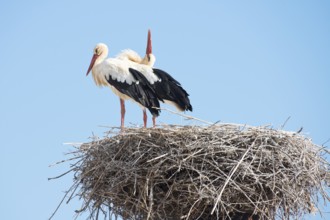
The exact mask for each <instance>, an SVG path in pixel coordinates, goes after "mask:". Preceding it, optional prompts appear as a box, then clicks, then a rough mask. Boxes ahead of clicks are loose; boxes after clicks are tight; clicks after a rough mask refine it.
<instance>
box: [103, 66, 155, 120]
mask: <svg viewBox="0 0 330 220" xmlns="http://www.w3.org/2000/svg"><path fill="white" fill-rule="evenodd" d="M129 71H130V73H131V74H132V75H133V77H134V79H135V80H136V82H132V84H128V83H126V82H118V81H117V80H115V79H112V78H111V76H109V79H106V80H107V81H108V83H109V84H110V85H112V86H113V87H115V88H116V89H117V90H118V91H119V92H121V93H123V94H125V95H127V96H129V97H131V98H132V99H134V100H135V101H136V102H138V103H140V104H141V105H143V106H144V107H146V108H147V109H148V110H149V111H150V113H151V114H152V115H153V116H159V113H160V110H159V109H157V108H159V107H160V105H159V101H158V99H157V95H156V94H155V90H154V88H153V87H152V86H151V85H150V83H149V82H148V80H147V79H146V78H145V76H144V75H143V74H142V73H140V72H139V71H137V70H134V69H132V68H130V69H129ZM154 107H156V108H154Z"/></svg>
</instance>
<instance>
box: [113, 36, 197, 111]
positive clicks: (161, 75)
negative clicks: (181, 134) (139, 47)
mask: <svg viewBox="0 0 330 220" xmlns="http://www.w3.org/2000/svg"><path fill="white" fill-rule="evenodd" d="M117 58H118V59H122V60H129V61H132V62H135V63H139V64H141V65H147V66H150V67H151V68H152V72H153V74H154V75H155V76H156V77H157V78H158V80H156V81H154V83H152V86H153V87H154V89H155V91H156V94H157V97H158V98H159V99H160V100H164V101H165V102H166V103H168V104H171V105H174V106H175V107H176V108H177V109H178V110H179V111H192V106H191V104H190V100H189V97H188V96H189V94H188V93H187V92H186V90H184V89H183V88H182V86H181V84H180V83H179V82H178V81H177V80H175V79H174V78H173V77H172V76H171V75H170V74H168V73H167V72H165V71H163V70H161V69H156V68H153V66H154V63H155V61H156V58H155V56H154V55H153V54H152V43H151V31H150V30H149V31H148V40H147V49H146V55H145V57H144V58H141V57H140V56H139V55H138V54H137V53H136V52H135V51H133V50H124V51H122V52H121V53H120V54H119V55H117Z"/></svg>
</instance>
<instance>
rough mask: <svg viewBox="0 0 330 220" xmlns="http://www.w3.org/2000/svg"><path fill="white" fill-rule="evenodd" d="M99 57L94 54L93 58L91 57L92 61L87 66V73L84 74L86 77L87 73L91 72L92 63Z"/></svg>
mask: <svg viewBox="0 0 330 220" xmlns="http://www.w3.org/2000/svg"><path fill="white" fill-rule="evenodd" d="M98 57H99V55H97V54H94V55H93V57H92V60H91V63H90V64H89V67H88V70H87V73H86V76H88V74H89V72H90V71H91V70H92V68H93V66H94V63H95V61H96V59H97V58H98Z"/></svg>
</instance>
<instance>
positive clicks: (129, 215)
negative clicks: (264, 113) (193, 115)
mask: <svg viewBox="0 0 330 220" xmlns="http://www.w3.org/2000/svg"><path fill="white" fill-rule="evenodd" d="M325 154H328V152H327V151H326V149H325V148H322V147H321V146H317V145H315V144H313V143H312V141H311V140H310V139H308V138H306V137H304V136H302V135H301V134H298V133H296V132H286V131H282V130H274V129H272V128H269V127H244V126H239V125H228V124H227V125H214V126H209V127H199V126H184V127H182V126H166V127H163V128H156V129H137V128H126V129H125V131H124V132H122V133H119V134H116V135H113V134H112V135H109V137H107V138H105V139H102V140H97V141H93V142H91V143H86V144H83V145H81V146H80V147H79V148H78V151H77V152H75V156H78V157H79V158H80V160H79V162H78V163H76V164H74V165H73V169H72V170H73V171H75V177H74V184H73V187H72V188H71V189H70V190H71V191H76V190H77V189H78V190H77V193H78V196H79V197H80V198H82V199H83V206H82V209H81V210H78V211H77V212H84V211H89V212H90V217H91V218H97V217H98V216H99V214H101V213H103V214H114V215H115V216H117V215H118V216H121V217H122V218H123V219H244V218H245V219H247V218H249V216H250V219H275V218H277V217H279V218H284V219H289V218H292V217H293V218H300V217H301V216H302V215H303V214H305V213H309V212H312V211H315V210H317V209H316V207H317V206H318V203H319V202H318V199H319V198H323V199H324V200H327V201H329V188H328V186H327V185H326V184H327V180H329V176H330V166H329V163H328V162H327V161H326V159H325V157H326V155H325ZM251 216H252V217H251Z"/></svg>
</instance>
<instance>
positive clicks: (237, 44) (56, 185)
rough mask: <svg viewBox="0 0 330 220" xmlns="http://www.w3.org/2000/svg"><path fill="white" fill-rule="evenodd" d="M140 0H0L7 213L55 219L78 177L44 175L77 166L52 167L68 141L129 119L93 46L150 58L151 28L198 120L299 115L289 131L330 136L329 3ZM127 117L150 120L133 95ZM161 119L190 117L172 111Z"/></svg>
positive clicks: (278, 121) (160, 56) (162, 59)
mask: <svg viewBox="0 0 330 220" xmlns="http://www.w3.org/2000/svg"><path fill="white" fill-rule="evenodd" d="M132 2H133V1H131V2H129V1H110V0H108V1H62V0H60V1H15V0H13V1H2V3H0V27H1V35H0V39H1V40H0V64H1V78H0V103H1V107H0V117H1V118H0V135H1V141H2V143H1V159H0V174H1V181H0V195H1V197H0V207H1V208H0V210H1V217H0V218H1V219H7V220H11V219H34V220H38V219H47V218H48V217H49V216H50V215H51V213H52V212H53V210H54V209H55V207H56V206H57V204H58V202H59V201H60V199H61V198H62V196H63V193H62V192H63V191H64V190H66V189H68V187H69V186H70V185H71V183H72V182H71V178H72V176H67V177H64V178H62V179H59V180H55V181H48V180H47V178H48V177H52V176H56V175H58V174H60V173H62V172H64V171H66V170H67V169H68V164H64V165H60V166H56V167H53V168H49V167H48V165H49V164H52V163H53V162H56V161H59V160H62V159H64V158H65V157H64V155H63V153H65V152H68V151H69V150H72V148H71V147H70V146H66V145H63V143H65V142H86V141H89V139H88V137H90V136H91V135H92V133H94V134H95V135H98V136H100V137H102V136H103V132H105V131H106V128H103V127H100V125H105V126H118V125H119V124H120V121H119V116H120V114H119V100H118V98H117V97H116V96H115V95H113V94H112V92H111V91H110V90H109V89H107V88H103V89H99V88H97V87H96V86H95V85H94V82H93V80H92V78H91V77H90V76H89V77H86V76H85V74H86V70H87V68H88V65H89V62H90V59H91V57H92V50H93V48H94V46H95V45H96V43H98V42H104V43H106V44H108V46H109V49H110V56H114V55H116V54H117V53H119V52H120V51H121V50H122V49H126V48H131V49H133V50H135V51H137V52H138V53H140V54H141V55H143V54H144V52H145V44H146V37H147V30H148V28H150V29H151V30H152V34H153V52H154V54H155V55H156V57H157V61H156V66H157V67H158V68H161V69H164V70H166V71H167V72H169V73H170V74H172V75H173V76H175V77H176V78H177V79H178V80H179V81H180V82H181V83H182V84H183V86H184V87H185V88H186V90H187V91H188V92H189V93H190V95H191V96H190V97H191V101H192V104H193V107H194V112H193V113H192V114H191V115H192V116H195V117H198V118H201V119H204V120H208V121H212V122H215V121H218V120H221V121H222V122H228V123H230V122H232V123H242V124H245V123H246V124H250V125H256V126H257V125H267V124H271V125H273V126H274V127H275V128H278V127H280V126H281V125H282V124H283V123H284V121H285V120H286V119H287V118H288V117H289V116H291V119H290V120H289V121H288V123H287V125H286V126H285V129H287V130H298V129H299V128H300V127H301V126H303V127H304V130H303V132H304V133H305V134H306V135H308V136H309V137H311V138H312V139H313V141H314V142H315V143H317V144H322V143H324V142H325V141H327V140H328V139H329V138H330V129H329V126H330V116H329V113H330V98H329V96H330V13H329V12H330V2H329V1H326V0H320V1H304V0H299V1H298V0H292V1H284V0H279V1H239V2H238V1H163V2H157V3H156V2H155V1H144V0H143V1H134V2H133V3H132ZM126 120H127V123H133V124H142V112H141V110H140V109H139V107H137V106H136V105H135V104H131V103H128V104H127V119H126ZM158 121H159V122H165V123H176V124H181V123H188V124H191V123H192V122H186V121H185V120H182V119H181V118H179V117H178V116H176V115H172V114H169V113H167V112H163V114H162V115H161V116H160V117H159V119H158ZM149 124H150V122H149ZM328 146H329V143H328ZM80 204H81V203H80V202H79V201H73V202H72V203H71V204H69V205H63V206H62V207H61V209H60V210H59V212H58V213H57V215H56V216H55V218H54V219H73V216H74V210H75V209H78V208H79V207H80ZM329 210H330V207H329V206H328V207H326V208H325V211H328V212H329ZM325 216H326V217H327V218H330V215H329V214H327V215H325ZM80 219H84V218H80ZM307 219H319V216H316V217H310V216H307Z"/></svg>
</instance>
